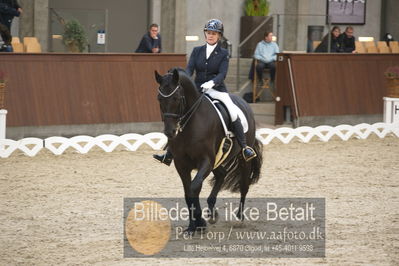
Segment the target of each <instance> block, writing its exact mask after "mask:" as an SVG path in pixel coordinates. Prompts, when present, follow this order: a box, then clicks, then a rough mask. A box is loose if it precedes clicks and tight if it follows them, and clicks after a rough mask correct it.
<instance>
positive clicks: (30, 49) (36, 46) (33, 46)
mask: <svg viewBox="0 0 399 266" xmlns="http://www.w3.org/2000/svg"><path fill="white" fill-rule="evenodd" d="M25 47H26V52H27V53H41V52H42V47H41V45H40V43H36V42H31V43H28V44H27V45H25Z"/></svg>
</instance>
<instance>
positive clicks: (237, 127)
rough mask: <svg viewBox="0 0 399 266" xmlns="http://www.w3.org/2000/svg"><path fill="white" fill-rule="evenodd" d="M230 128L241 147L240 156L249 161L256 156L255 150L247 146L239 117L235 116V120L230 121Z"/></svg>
mask: <svg viewBox="0 0 399 266" xmlns="http://www.w3.org/2000/svg"><path fill="white" fill-rule="evenodd" d="M232 129H233V132H234V135H236V138H237V141H238V143H239V144H240V146H241V148H242V156H243V157H244V159H245V161H249V160H251V159H253V158H255V157H256V153H255V151H254V150H253V149H252V148H251V147H249V146H247V141H246V138H245V134H244V129H243V128H242V125H241V121H240V118H237V120H236V121H234V122H233V123H232Z"/></svg>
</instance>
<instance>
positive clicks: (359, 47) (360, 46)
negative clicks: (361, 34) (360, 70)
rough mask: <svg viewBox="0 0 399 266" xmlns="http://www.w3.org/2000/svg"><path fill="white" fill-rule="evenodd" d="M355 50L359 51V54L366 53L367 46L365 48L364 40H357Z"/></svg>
mask: <svg viewBox="0 0 399 266" xmlns="http://www.w3.org/2000/svg"><path fill="white" fill-rule="evenodd" d="M355 51H356V53H359V54H365V53H366V48H364V46H363V43H362V42H359V41H356V43H355Z"/></svg>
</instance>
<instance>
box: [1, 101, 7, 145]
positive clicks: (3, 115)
mask: <svg viewBox="0 0 399 266" xmlns="http://www.w3.org/2000/svg"><path fill="white" fill-rule="evenodd" d="M6 116H7V110H5V109H0V139H5V138H6ZM0 148H2V147H1V146H0Z"/></svg>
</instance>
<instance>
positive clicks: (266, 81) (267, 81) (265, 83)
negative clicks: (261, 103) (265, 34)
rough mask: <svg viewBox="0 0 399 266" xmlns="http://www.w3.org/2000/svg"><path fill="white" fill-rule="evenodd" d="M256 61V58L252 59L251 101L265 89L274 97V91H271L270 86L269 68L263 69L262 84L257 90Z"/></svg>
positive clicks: (258, 96)
mask: <svg viewBox="0 0 399 266" xmlns="http://www.w3.org/2000/svg"><path fill="white" fill-rule="evenodd" d="M257 63H258V60H256V59H254V63H253V64H254V65H253V67H254V82H253V84H252V102H253V103H255V102H256V100H257V99H258V98H260V96H261V95H262V93H263V91H264V90H265V89H267V90H268V91H269V92H270V94H271V95H272V97H273V99H275V98H276V96H275V95H274V92H273V91H272V89H271V87H270V70H269V69H267V68H265V69H264V72H265V73H264V74H263V85H262V86H261V87H260V90H259V91H258V77H257V73H256V65H257Z"/></svg>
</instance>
